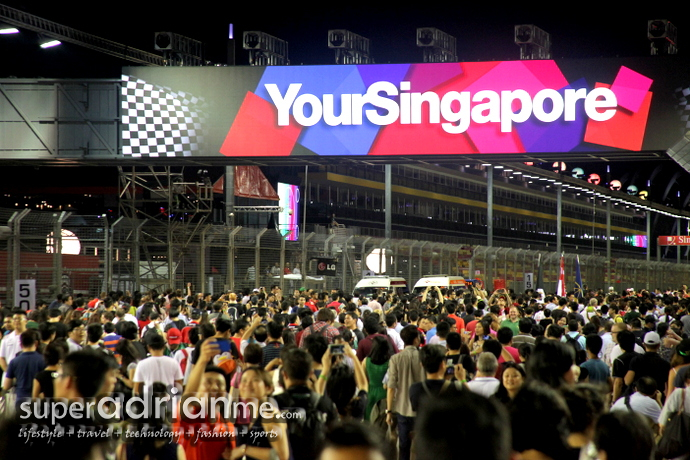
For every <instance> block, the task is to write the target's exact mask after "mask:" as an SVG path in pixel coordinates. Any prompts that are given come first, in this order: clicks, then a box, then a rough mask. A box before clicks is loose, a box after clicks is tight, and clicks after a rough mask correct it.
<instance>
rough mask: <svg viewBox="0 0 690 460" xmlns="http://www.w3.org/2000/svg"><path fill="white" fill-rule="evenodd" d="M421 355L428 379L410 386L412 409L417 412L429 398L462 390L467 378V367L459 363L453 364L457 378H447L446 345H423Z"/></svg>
mask: <svg viewBox="0 0 690 460" xmlns="http://www.w3.org/2000/svg"><path fill="white" fill-rule="evenodd" d="M419 356H420V360H421V362H422V366H423V367H424V372H425V373H426V379H425V380H422V381H421V382H415V383H413V384H412V385H411V386H410V404H412V410H413V411H415V412H419V408H420V407H421V404H422V403H423V402H424V400H425V399H427V398H430V397H434V396H440V395H454V394H457V392H459V391H462V387H463V386H464V383H465V379H466V375H465V368H464V367H462V366H461V365H459V366H453V373H454V375H455V378H456V380H455V381H451V380H446V378H445V376H446V369H447V365H446V347H444V346H442V345H427V346H425V347H422V348H421V349H420V350H419Z"/></svg>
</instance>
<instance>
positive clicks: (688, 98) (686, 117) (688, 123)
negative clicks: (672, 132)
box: [674, 87, 690, 129]
mask: <svg viewBox="0 0 690 460" xmlns="http://www.w3.org/2000/svg"><path fill="white" fill-rule="evenodd" d="M674 95H675V97H676V99H677V100H678V114H679V115H680V120H681V121H682V122H683V123H684V126H685V129H690V88H688V87H685V88H677V89H676V90H675V91H674Z"/></svg>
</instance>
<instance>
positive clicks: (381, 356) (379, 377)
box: [362, 336, 394, 420]
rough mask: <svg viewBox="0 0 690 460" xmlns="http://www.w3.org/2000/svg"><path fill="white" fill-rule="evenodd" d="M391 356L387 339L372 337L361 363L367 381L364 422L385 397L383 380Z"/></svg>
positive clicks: (391, 349)
mask: <svg viewBox="0 0 690 460" xmlns="http://www.w3.org/2000/svg"><path fill="white" fill-rule="evenodd" d="M393 354H394V350H393V347H391V344H390V342H389V341H388V338H387V337H384V336H376V337H374V339H373V342H372V347H371V352H370V353H369V356H367V357H366V358H364V361H363V363H362V364H364V372H365V374H366V376H367V379H369V400H368V401H367V407H366V409H365V411H364V420H369V417H370V415H371V410H372V409H373V408H374V406H375V405H376V403H377V402H379V401H380V400H382V399H384V398H385V397H386V391H387V390H386V389H385V388H384V386H383V378H384V377H385V376H386V372H388V362H389V361H390V359H391V356H393Z"/></svg>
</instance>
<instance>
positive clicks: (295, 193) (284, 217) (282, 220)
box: [277, 182, 300, 241]
mask: <svg viewBox="0 0 690 460" xmlns="http://www.w3.org/2000/svg"><path fill="white" fill-rule="evenodd" d="M277 191H278V196H279V197H280V201H279V202H278V203H279V204H278V206H280V207H281V208H283V210H282V211H281V212H280V213H279V214H278V228H279V229H280V234H281V235H283V236H285V239H286V240H288V241H297V239H298V237H299V198H300V194H299V186H297V185H292V184H285V183H283V182H278V190H277Z"/></svg>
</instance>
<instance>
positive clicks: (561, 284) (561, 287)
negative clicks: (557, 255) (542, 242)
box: [556, 254, 566, 297]
mask: <svg viewBox="0 0 690 460" xmlns="http://www.w3.org/2000/svg"><path fill="white" fill-rule="evenodd" d="M556 295H559V296H561V297H565V295H566V292H565V257H564V256H563V254H561V271H560V273H559V274H558V287H557V288H556Z"/></svg>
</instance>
